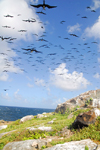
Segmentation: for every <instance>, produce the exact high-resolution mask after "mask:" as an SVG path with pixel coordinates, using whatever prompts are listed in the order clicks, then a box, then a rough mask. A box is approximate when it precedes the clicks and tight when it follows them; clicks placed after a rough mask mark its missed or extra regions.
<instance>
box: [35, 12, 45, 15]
mask: <svg viewBox="0 0 100 150" xmlns="http://www.w3.org/2000/svg"><path fill="white" fill-rule="evenodd" d="M36 13H38V14H43V15H46V13H44V12H43V11H37V12H36Z"/></svg>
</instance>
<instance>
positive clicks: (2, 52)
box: [0, 41, 22, 81]
mask: <svg viewBox="0 0 100 150" xmlns="http://www.w3.org/2000/svg"><path fill="white" fill-rule="evenodd" d="M0 46H1V47H0V80H2V81H7V79H8V77H9V75H8V72H14V73H22V71H21V69H20V68H19V67H18V66H15V64H14V62H13V60H11V59H10V58H11V57H15V56H17V55H16V53H15V52H14V51H13V50H11V48H9V46H8V45H7V42H5V41H0Z"/></svg>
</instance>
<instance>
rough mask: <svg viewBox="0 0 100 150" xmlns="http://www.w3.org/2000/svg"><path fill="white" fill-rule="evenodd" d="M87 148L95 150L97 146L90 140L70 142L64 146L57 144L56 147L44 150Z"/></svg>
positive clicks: (81, 149) (80, 149) (77, 149)
mask: <svg viewBox="0 0 100 150" xmlns="http://www.w3.org/2000/svg"><path fill="white" fill-rule="evenodd" d="M86 145H87V146H88V148H89V150H96V149H97V144H96V143H94V142H92V141H91V140H90V139H86V140H81V141H72V142H67V143H64V144H57V145H56V146H53V147H50V148H46V149H44V150H85V146H86Z"/></svg>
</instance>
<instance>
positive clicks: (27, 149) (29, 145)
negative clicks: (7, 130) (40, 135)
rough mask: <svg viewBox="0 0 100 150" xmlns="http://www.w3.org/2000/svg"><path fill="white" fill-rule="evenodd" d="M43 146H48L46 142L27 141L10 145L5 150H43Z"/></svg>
mask: <svg viewBox="0 0 100 150" xmlns="http://www.w3.org/2000/svg"><path fill="white" fill-rule="evenodd" d="M43 145H47V141H46V140H39V139H38V140H26V141H18V142H11V143H8V144H6V145H5V146H4V148H3V150H37V149H38V150H41V147H42V146H43Z"/></svg>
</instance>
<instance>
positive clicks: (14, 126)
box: [0, 108, 100, 150]
mask: <svg viewBox="0 0 100 150" xmlns="http://www.w3.org/2000/svg"><path fill="white" fill-rule="evenodd" d="M89 110H90V109H89V108H88V109H78V110H76V109H74V110H73V111H71V112H70V111H68V113H65V114H61V113H54V114H52V115H49V113H48V116H47V117H44V118H36V117H35V118H34V119H32V120H29V121H26V122H25V123H22V124H20V123H19V122H20V120H16V121H14V122H12V123H10V124H9V125H8V127H7V128H6V129H3V130H1V131H0V133H4V132H8V131H12V130H15V131H13V132H10V133H9V134H8V135H7V134H6V135H4V136H3V137H2V138H1V139H0V149H3V147H4V145H6V144H7V143H9V142H13V141H22V140H29V139H38V138H40V137H41V138H45V137H46V136H58V137H61V136H62V135H61V134H60V131H62V129H63V128H64V127H66V126H67V128H69V129H70V127H71V125H72V123H73V122H74V120H75V119H76V117H77V116H78V114H80V113H81V112H87V111H89ZM70 113H72V114H73V117H72V118H71V119H68V115H69V114H70ZM54 118H56V119H55V120H54V122H53V124H47V123H48V122H49V121H51V120H53V119H54ZM39 126H50V127H52V129H53V131H51V132H46V131H40V130H34V131H30V130H28V129H26V128H27V127H34V128H38V127H39ZM71 131H72V133H73V135H71V136H70V137H69V138H66V137H64V136H63V139H55V140H53V141H52V142H51V145H55V144H62V143H65V142H69V141H75V140H82V139H87V138H90V139H91V140H95V141H98V142H99V141H100V117H98V118H97V120H96V122H95V124H91V125H89V127H85V128H83V129H80V130H79V129H71ZM44 148H45V146H42V149H44ZM87 150H88V149H87Z"/></svg>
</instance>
